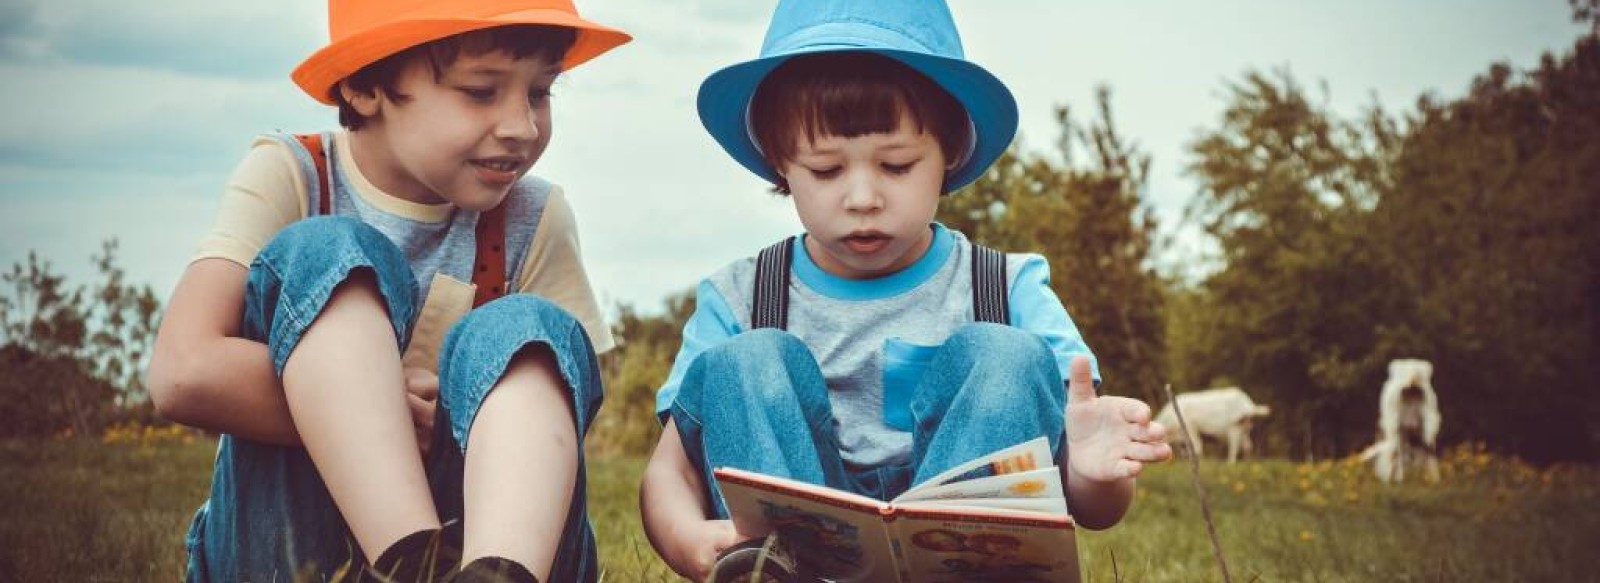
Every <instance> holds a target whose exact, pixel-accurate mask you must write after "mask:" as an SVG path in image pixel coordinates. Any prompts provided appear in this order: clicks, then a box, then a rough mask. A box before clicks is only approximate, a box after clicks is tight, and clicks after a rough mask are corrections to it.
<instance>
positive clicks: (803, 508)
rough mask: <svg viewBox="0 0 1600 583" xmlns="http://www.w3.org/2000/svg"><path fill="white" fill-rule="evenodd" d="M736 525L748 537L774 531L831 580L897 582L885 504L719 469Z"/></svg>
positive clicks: (790, 482)
mask: <svg viewBox="0 0 1600 583" xmlns="http://www.w3.org/2000/svg"><path fill="white" fill-rule="evenodd" d="M716 476H717V480H718V482H719V484H720V486H721V488H722V496H723V499H724V500H725V501H726V502H727V504H728V513H729V514H730V515H732V517H733V524H734V527H735V528H737V529H738V530H739V532H740V533H742V534H745V535H750V536H760V535H765V534H767V533H769V532H774V531H776V532H777V533H778V538H779V540H781V541H782V542H783V544H785V545H788V546H789V548H790V549H792V550H793V551H794V552H795V554H796V555H798V556H799V558H800V559H801V560H802V561H803V562H804V563H805V564H806V566H807V567H808V568H810V569H813V570H814V571H816V572H817V574H819V575H821V576H823V577H826V578H828V579H831V580H834V581H841V582H842V581H895V580H896V579H897V578H898V575H897V573H896V569H895V565H894V549H893V547H892V546H891V541H890V538H889V526H888V524H887V523H886V522H885V518H884V513H886V512H888V505H887V504H885V503H883V502H881V501H878V500H875V499H872V498H868V497H866V496H861V495H858V494H853V493H849V492H843V491H840V490H834V489H832V488H827V487H824V486H817V485H815V484H807V483H804V482H797V481H794V480H787V479H783V478H775V477H772V476H766V475H762V474H757V473H754V472H745V471H742V470H733V469H725V468H719V469H717V470H716Z"/></svg>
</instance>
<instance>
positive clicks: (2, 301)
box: [0, 239, 161, 436]
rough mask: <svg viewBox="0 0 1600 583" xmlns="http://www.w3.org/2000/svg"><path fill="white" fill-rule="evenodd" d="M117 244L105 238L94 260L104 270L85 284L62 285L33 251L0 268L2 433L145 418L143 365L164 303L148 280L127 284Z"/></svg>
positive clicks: (77, 428) (84, 430)
mask: <svg viewBox="0 0 1600 583" xmlns="http://www.w3.org/2000/svg"><path fill="white" fill-rule="evenodd" d="M116 250H117V242H116V240H115V239H113V240H110V241H106V242H105V243H104V244H103V245H102V246H101V252H100V253H99V254H98V255H95V256H94V257H93V258H92V261H93V262H94V265H95V267H96V268H97V269H98V270H99V271H100V273H101V275H102V276H103V277H104V280H103V281H101V282H100V283H98V284H97V285H95V286H94V287H92V288H86V287H84V286H81V285H80V286H75V287H71V286H68V284H67V282H66V278H65V277H64V276H62V275H59V274H56V273H54V272H53V271H52V270H51V267H50V264H49V262H47V261H41V260H40V259H39V257H38V255H37V254H36V253H31V252H30V253H29V254H28V260H27V264H26V265H23V264H21V263H18V264H14V265H12V267H11V271H10V272H8V273H4V274H0V282H3V283H4V285H5V287H6V289H5V292H6V294H5V295H0V332H3V333H4V337H3V340H4V342H0V359H3V361H4V363H5V368H4V370H6V372H7V374H6V375H3V378H0V423H4V425H5V428H4V429H3V430H0V431H4V434H6V435H12V436H38V435H45V434H50V433H54V432H57V431H61V430H63V429H69V428H70V429H71V430H72V432H74V433H76V434H78V435H92V434H94V433H95V432H96V431H97V430H98V429H99V428H100V427H101V426H102V425H104V424H105V423H106V422H109V421H110V420H111V419H112V418H113V417H116V416H119V415H124V416H125V415H130V414H132V415H140V416H144V417H149V415H148V408H149V407H148V403H147V399H146V397H145V391H144V382H143V376H144V375H143V372H144V366H145V363H146V362H147V360H148V354H149V347H150V344H151V343H152V342H153V341H154V338H155V331H156V328H157V323H158V319H159V313H160V308H161V306H160V302H159V301H158V300H157V299H156V298H155V294H154V293H153V292H152V291H151V290H150V287H149V286H147V285H146V286H135V285H131V284H129V283H127V281H126V280H125V276H124V273H123V270H122V268H121V267H119V266H118V265H117V262H116ZM141 407H142V408H143V412H142V414H141V410H140V409H139V408H141Z"/></svg>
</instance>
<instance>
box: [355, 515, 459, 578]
mask: <svg viewBox="0 0 1600 583" xmlns="http://www.w3.org/2000/svg"><path fill="white" fill-rule="evenodd" d="M459 559H460V551H456V550H454V549H451V548H449V545H446V544H444V537H443V536H442V534H441V532H440V531H439V529H437V528H430V529H427V530H419V531H417V532H413V533H411V534H408V535H406V536H405V537H403V538H401V539H400V540H397V541H395V542H394V544H392V545H389V548H387V549H384V551H383V554H381V555H378V559H377V560H375V561H373V562H372V564H371V565H368V566H367V568H366V570H365V571H364V572H362V573H361V575H360V576H358V577H357V578H356V580H357V581H360V582H362V583H366V582H369V581H370V582H377V583H436V582H441V583H442V582H443V581H444V577H445V575H446V574H447V573H449V572H450V570H451V569H454V568H455V566H456V563H457V561H459Z"/></svg>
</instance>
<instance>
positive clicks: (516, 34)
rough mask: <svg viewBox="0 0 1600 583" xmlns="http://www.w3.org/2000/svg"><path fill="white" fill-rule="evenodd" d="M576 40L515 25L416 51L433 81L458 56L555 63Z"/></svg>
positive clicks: (559, 29) (556, 29) (551, 29)
mask: <svg viewBox="0 0 1600 583" xmlns="http://www.w3.org/2000/svg"><path fill="white" fill-rule="evenodd" d="M577 40H578V32H577V31H575V30H573V29H571V28H567V27H564V26H543V25H534V24H519V25H511V26H496V27H493V28H485V29H481V30H474V31H470V32H464V33H461V34H458V35H454V36H449V37H445V38H443V39H439V40H436V41H433V42H430V43H427V44H424V45H422V46H420V47H417V48H418V49H421V50H425V51H426V54H427V58H428V64H429V65H432V66H433V75H434V78H435V79H437V78H439V77H440V76H442V75H443V74H444V70H445V69H448V68H450V65H451V64H452V63H455V62H456V57H459V56H461V55H469V56H478V55H482V54H486V53H491V52H495V51H502V52H505V53H506V54H508V55H510V56H511V58H513V59H526V58H529V57H543V58H544V59H546V60H548V61H550V62H553V63H559V62H561V59H562V58H564V57H566V55H567V51H568V50H570V49H571V48H572V45H573V43H575V42H577Z"/></svg>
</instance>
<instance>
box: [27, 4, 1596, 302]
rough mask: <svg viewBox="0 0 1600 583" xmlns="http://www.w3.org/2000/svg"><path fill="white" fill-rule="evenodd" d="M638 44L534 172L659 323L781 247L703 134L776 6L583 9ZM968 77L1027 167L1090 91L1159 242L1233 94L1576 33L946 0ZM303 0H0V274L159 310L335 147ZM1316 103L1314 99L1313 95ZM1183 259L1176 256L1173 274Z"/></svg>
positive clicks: (1566, 43)
mask: <svg viewBox="0 0 1600 583" xmlns="http://www.w3.org/2000/svg"><path fill="white" fill-rule="evenodd" d="M578 5H579V10H580V11H581V12H582V13H583V15H584V16H585V17H587V18H590V19H592V20H595V21H597V22H600V23H603V24H607V25H610V26H615V27H619V28H622V29H624V30H627V31H628V32H630V33H632V34H633V35H634V37H635V40H634V41H633V42H632V43H630V44H628V45H624V46H623V47H621V48H619V49H617V50H614V51H612V52H611V53H608V54H606V55H603V56H602V57H600V58H599V59H596V60H594V61H591V62H590V63H588V64H586V65H584V66H582V67H579V68H577V69H576V70H574V71H572V72H570V73H568V74H566V75H565V76H564V77H563V78H562V79H561V80H560V81H559V82H558V83H557V85H556V87H555V98H554V108H555V111H554V120H555V121H554V130H553V141H552V144H551V146H550V148H549V150H548V151H547V152H546V154H545V155H544V158H543V159H541V160H540V161H539V162H538V163H537V164H536V166H535V167H534V170H533V172H534V173H535V174H539V175H541V176H544V177H546V178H548V179H550V180H552V181H554V182H556V183H558V184H561V185H562V186H563V187H564V188H565V189H566V191H567V194H568V196H569V199H570V200H571V202H572V206H573V209H574V212H575V213H576V215H577V217H578V225H579V230H580V234H581V237H582V241H583V253H584V259H585V261H586V263H587V265H588V268H589V274H590V277H591V279H592V281H593V283H594V284H595V287H596V288H597V290H598V292H599V293H600V294H601V299H602V302H604V303H605V304H606V305H607V306H616V305H618V304H627V305H631V306H633V307H634V308H636V309H638V310H640V311H642V312H645V313H654V312H658V311H659V310H660V308H661V306H662V300H663V298H665V297H666V296H668V295H669V294H674V293H678V292H681V291H686V290H688V289H691V288H692V287H693V286H694V285H695V283H696V282H697V281H698V280H699V279H700V278H702V277H704V276H706V275H708V274H710V273H711V272H713V271H715V270H716V269H717V268H719V267H721V266H722V265H724V264H726V263H727V262H729V261H732V260H735V259H738V258H740V257H744V256H748V255H751V254H754V253H755V251H757V250H758V249H760V248H761V247H763V246H765V245H767V244H769V243H771V242H772V241H776V240H778V239H780V238H782V237H784V236H787V235H790V234H793V233H797V232H799V231H800V224H799V221H798V220H797V219H796V218H795V216H794V211H793V207H792V206H791V204H790V203H789V202H788V201H787V200H786V199H782V198H777V197H774V196H773V195H771V194H769V193H768V190H767V188H766V186H765V185H764V184H763V183H762V182H761V181H760V180H758V179H757V178H756V177H755V176H754V175H752V174H750V173H748V172H746V171H745V170H743V169H742V168H741V167H740V166H739V165H738V164H737V163H735V162H733V160H732V159H731V158H729V157H728V156H727V155H726V154H724V153H723V152H722V150H721V149H720V148H718V147H717V146H716V144H715V142H713V141H712V139H711V138H710V137H709V136H708V135H707V134H706V133H705V131H704V130H703V129H702V127H701V126H700V123H699V119H698V117H697V116H696V114H695V110H694V97H695V92H696V90H697V88H698V86H699V83H700V81H701V80H702V79H704V78H705V77H706V76H707V75H709V74H710V73H711V72H713V71H715V70H717V69H719V68H721V67H724V66H727V65H731V64H733V63H736V62H739V61H742V60H746V59H750V58H753V57H755V56H756V54H757V51H758V50H759V48H760V44H761V38H762V34H763V31H764V30H765V26H766V21H767V18H768V17H769V16H770V15H771V11H772V8H773V6H774V5H775V2H774V1H773V0H578ZM950 6H951V11H952V12H953V13H954V15H955V19H956V22H957V26H958V27H959V28H960V31H961V35H962V39H963V41H964V44H965V46H966V52H967V56H968V58H969V59H971V60H973V61H974V62H976V63H978V64H980V65H982V66H984V67H986V68H988V69H989V70H990V71H991V72H993V73H994V74H995V75H997V76H998V77H999V78H1000V79H1001V80H1003V81H1004V82H1006V83H1007V84H1008V85H1009V86H1010V88H1011V89H1012V91H1013V93H1014V94H1015V95H1016V97H1017V101H1018V106H1019V109H1020V111H1021V116H1022V120H1021V130H1020V138H1019V139H1020V140H1021V147H1022V148H1023V149H1024V150H1028V151H1034V152H1044V151H1046V150H1047V149H1049V148H1050V147H1052V144H1054V142H1055V140H1056V138H1057V134H1058V131H1057V125H1056V122H1055V119H1054V113H1053V112H1054V109H1055V108H1056V107H1057V106H1063V105H1065V106H1068V107H1070V108H1071V109H1072V110H1073V111H1074V112H1078V113H1077V114H1076V115H1077V116H1078V119H1080V120H1081V119H1084V117H1085V116H1086V115H1087V114H1088V113H1090V111H1091V109H1092V108H1093V107H1094V91H1095V88H1096V87H1097V86H1101V85H1104V86H1107V87H1109V88H1110V89H1111V92H1112V100H1111V103H1112V107H1113V110H1114V113H1115V123H1116V125H1117V128H1118V130H1119V131H1120V132H1121V133H1122V134H1123V135H1124V136H1126V137H1127V138H1129V139H1131V140H1132V141H1133V142H1134V143H1135V144H1137V145H1138V146H1139V147H1140V148H1141V149H1143V150H1144V151H1145V152H1148V153H1149V154H1150V155H1151V156H1152V158H1153V166H1152V170H1151V182H1150V185H1149V192H1148V193H1147V202H1148V204H1150V205H1151V206H1152V207H1153V208H1154V209H1155V210H1156V211H1157V212H1158V213H1159V214H1160V216H1161V217H1163V222H1164V223H1166V224H1168V225H1176V224H1177V222H1178V221H1177V217H1178V216H1179V213H1180V212H1181V209H1182V208H1183V206H1184V205H1185V204H1186V203H1187V201H1188V200H1189V199H1190V198H1192V197H1193V196H1194V195H1195V193H1196V192H1197V190H1198V185H1197V183H1196V182H1195V181H1194V180H1193V179H1192V178H1191V177H1189V176H1186V175H1185V173H1184V167H1185V166H1186V165H1187V164H1188V163H1189V161H1190V159H1191V157H1190V155H1189V154H1188V153H1187V150H1186V146H1187V144H1188V143H1189V142H1191V141H1192V140H1194V139H1195V137H1196V136H1197V135H1199V133H1200V132H1202V131H1204V130H1206V129H1209V128H1216V127H1218V126H1219V125H1220V119H1221V114H1222V111H1223V109H1224V107H1225V105H1226V102H1227V87H1228V84H1229V83H1230V82H1234V81H1238V80H1240V79H1241V78H1242V77H1243V75H1244V74H1245V73H1246V72H1248V71H1252V70H1257V71H1269V72H1270V71H1274V70H1287V71H1289V72H1290V73H1291V74H1292V75H1293V76H1294V77H1295V79H1296V80H1297V81H1299V82H1300V84H1301V85H1302V86H1305V87H1309V88H1312V90H1313V92H1314V94H1316V95H1318V96H1320V97H1319V98H1320V99H1323V100H1324V101H1323V102H1324V103H1325V104H1326V105H1327V106H1328V107H1330V108H1332V109H1333V110H1334V111H1335V112H1338V113H1339V114H1341V115H1345V116H1354V115H1356V114H1358V113H1359V112H1361V111H1362V110H1364V109H1365V108H1367V107H1369V106H1371V105H1372V104H1374V103H1378V104H1382V105H1383V106H1384V107H1385V108H1387V109H1389V110H1390V111H1404V110H1406V109H1408V108H1410V107H1411V105H1412V104H1413V103H1414V102H1415V100H1416V99H1417V98H1418V97H1419V96H1421V95H1423V94H1425V93H1432V94H1434V95H1435V96H1438V97H1442V98H1447V99H1448V98H1454V97H1457V96H1460V95H1462V94H1464V93H1465V92H1466V90H1467V88H1468V87H1469V84H1470V83H1471V80H1472V78H1473V77H1474V76H1475V75H1478V74H1480V73H1482V72H1484V71H1486V70H1487V69H1488V68H1489V66H1490V65H1491V64H1492V63H1495V62H1505V63H1509V64H1511V65H1512V66H1513V68H1514V69H1517V70H1525V69H1528V68H1531V67H1533V66H1535V65H1536V64H1537V63H1538V59H1539V57H1540V55H1541V54H1543V53H1545V52H1554V53H1557V54H1561V53H1564V52H1566V51H1567V49H1568V48H1569V47H1571V45H1572V43H1573V41H1574V40H1575V39H1577V38H1578V36H1579V35H1580V34H1581V33H1582V32H1583V31H1584V28H1583V27H1581V26H1579V25H1577V24H1575V23H1573V22H1572V21H1571V10H1570V8H1569V7H1568V4H1567V2H1566V0H1457V1H1450V2H1446V1H1443V0H1433V1H1422V0H1341V1H1338V2H1335V1H1332V0H1322V1H1313V0H1215V1H1208V2H1193V1H1190V2H1177V1H1148V2H1111V1H1101V2H1084V1H1081V0H1038V1H1034V0H951V1H950ZM325 9H326V4H325V2H322V1H313V0H274V1H272V2H217V1H214V0H141V1H139V2H128V1H127V0H49V1H44V0H0V79H3V80H4V81H0V269H4V270H5V271H9V270H10V266H12V265H13V264H16V263H18V262H21V261H25V259H26V257H27V254H28V253H29V252H30V251H36V252H37V253H38V254H39V255H40V256H41V257H42V258H43V259H45V260H48V261H49V262H50V263H51V266H52V268H53V269H54V270H55V271H56V272H58V273H65V274H66V275H67V276H68V278H69V282H71V283H89V282H91V281H93V279H92V278H93V277H94V275H93V269H92V266H91V263H90V260H89V258H90V256H91V255H92V254H94V253H95V252H96V251H98V250H99V248H100V245H101V242H102V241H104V240H107V239H110V238H113V237H114V238H116V239H118V241H119V242H120V251H119V259H120V260H119V263H120V264H121V265H122V266H123V267H124V268H125V269H126V270H127V271H128V275H129V277H130V279H131V280H132V281H133V282H135V283H148V284H149V285H150V286H151V287H152V288H153V289H154V290H155V291H156V293H157V295H159V296H161V297H163V298H165V297H166V296H167V295H169V294H170V292H171V289H172V287H173V286H174V285H175V284H176V283H177V280H178V277H179V275H180V274H181V273H182V271H183V269H184V267H185V266H186V264H187V263H188V260H189V258H190V256H191V255H192V253H193V250H194V246H195V244H196V243H197V242H198V241H199V239H200V237H201V236H202V234H203V233H205V231H206V230H207V229H208V228H209V227H210V224H211V221H212V220H213V218H214V215H215V213H216V209H217V202H218V200H219V197H220V194H221V191H222V187H223V185H224V183H225V181H226V180H227V177H228V175H229V173H230V172H231V170H232V168H233V167H234V165H235V164H236V163H237V162H238V161H239V159H240V158H241V157H242V156H243V155H244V153H245V150H246V148H247V147H248V146H249V144H250V143H251V140H252V138H253V137H254V136H256V135H257V134H261V133H265V132H273V131H279V130H281V131H288V132H311V131H318V130H322V129H330V128H333V127H336V126H337V119H336V114H335V111H334V110H333V109H332V108H328V107H324V106H321V105H319V104H317V103H315V102H313V101H312V100H311V99H310V98H309V97H307V96H306V95H304V94H303V93H301V92H300V91H299V90H298V89H297V88H296V87H295V86H294V85H293V84H292V83H291V82H290V81H289V71H290V70H292V69H293V68H294V67H295V65H297V64H298V63H299V62H300V60H302V59H304V58H305V57H306V56H308V55H310V54H311V53H312V52H313V51H315V50H316V49H318V48H319V47H321V46H322V45H323V44H324V43H325V42H326V40H327V17H326V13H325ZM1324 87H1325V88H1326V93H1325V94H1324V93H1323V92H1322V88H1324ZM1181 251H1182V250H1181V249H1180V252H1181Z"/></svg>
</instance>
